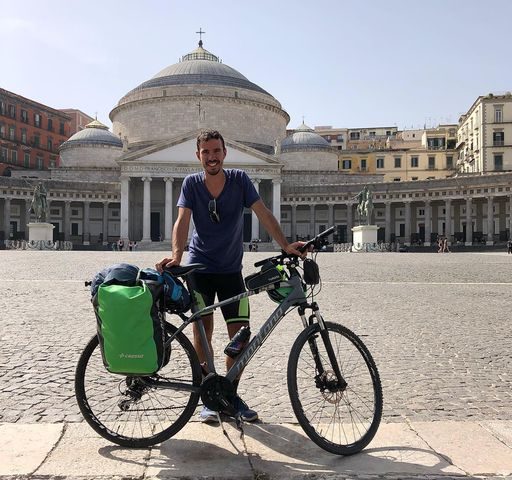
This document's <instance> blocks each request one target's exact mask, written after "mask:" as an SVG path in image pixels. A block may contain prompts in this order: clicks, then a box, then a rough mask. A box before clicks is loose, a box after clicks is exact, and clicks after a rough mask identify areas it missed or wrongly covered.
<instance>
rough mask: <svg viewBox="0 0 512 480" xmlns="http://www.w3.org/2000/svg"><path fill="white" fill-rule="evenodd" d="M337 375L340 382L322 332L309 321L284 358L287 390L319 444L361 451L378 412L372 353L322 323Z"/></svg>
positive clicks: (348, 452)
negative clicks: (286, 367)
mask: <svg viewBox="0 0 512 480" xmlns="http://www.w3.org/2000/svg"><path fill="white" fill-rule="evenodd" d="M325 326H326V328H327V331H328V333H329V339H330V342H331V344H332V348H333V350H334V355H335V357H336V359H337V361H338V365H339V368H340V370H341V374H342V376H343V378H344V380H345V382H347V385H346V387H344V386H342V387H340V386H339V385H338V384H337V383H338V382H337V380H336V375H335V373H334V370H333V368H332V366H331V362H330V361H329V357H328V354H327V351H326V348H325V345H324V341H323V340H322V337H321V335H320V326H319V325H318V324H314V325H311V326H310V327H308V328H307V329H305V330H304V331H303V332H302V333H301V334H300V335H299V336H298V337H297V340H295V343H294V344H293V347H292V350H291V352H290V358H289V360H288V392H289V395H290V401H291V404H292V407H293V411H294V412H295V416H296V417H297V420H298V422H299V424H300V425H301V427H302V428H303V429H304V431H305V432H306V434H307V435H308V436H309V438H311V440H313V441H314V442H315V443H316V444H317V445H318V446H320V447H321V448H323V449H324V450H327V451H328V452H331V453H335V454H338V455H352V454H354V453H357V452H360V451H361V450H362V449H363V448H364V447H366V445H368V444H369V443H370V441H371V440H372V439H373V437H374V436H375V434H376V433H377V429H378V428H379V424H380V419H381V416H382V403H383V402H382V387H381V383H380V378H379V372H378V371H377V367H376V366H375V362H374V361H373V358H372V356H371V354H370V352H369V351H368V349H367V348H366V346H365V345H364V344H363V342H362V341H361V339H360V338H359V337H358V336H357V335H355V334H354V333H353V332H351V331H350V330H349V329H348V328H345V327H343V326H342V325H339V324H336V323H331V322H326V323H325Z"/></svg>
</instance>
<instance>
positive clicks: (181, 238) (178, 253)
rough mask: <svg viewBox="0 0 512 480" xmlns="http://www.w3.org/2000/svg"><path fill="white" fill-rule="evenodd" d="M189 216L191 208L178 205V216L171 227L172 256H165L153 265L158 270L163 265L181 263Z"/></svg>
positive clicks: (168, 265) (160, 269)
mask: <svg viewBox="0 0 512 480" xmlns="http://www.w3.org/2000/svg"><path fill="white" fill-rule="evenodd" d="M191 216H192V210H190V209H189V208H185V207H178V218H177V220H176V222H175V223H174V227H173V229H172V257H166V258H164V259H162V260H161V261H160V262H158V263H157V264H156V265H155V266H156V269H157V270H158V271H159V272H162V270H163V269H164V267H171V266H174V265H179V264H180V263H181V258H182V257H183V252H184V251H185V246H186V244H187V237H188V229H189V226H190V217H191Z"/></svg>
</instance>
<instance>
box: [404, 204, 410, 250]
mask: <svg viewBox="0 0 512 480" xmlns="http://www.w3.org/2000/svg"><path fill="white" fill-rule="evenodd" d="M404 244H405V245H410V244H411V202H405V239H404Z"/></svg>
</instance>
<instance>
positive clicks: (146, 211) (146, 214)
mask: <svg viewBox="0 0 512 480" xmlns="http://www.w3.org/2000/svg"><path fill="white" fill-rule="evenodd" d="M142 181H143V182H144V197H143V204H142V242H151V177H142Z"/></svg>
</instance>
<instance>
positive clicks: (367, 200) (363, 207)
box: [354, 185, 373, 225]
mask: <svg viewBox="0 0 512 480" xmlns="http://www.w3.org/2000/svg"><path fill="white" fill-rule="evenodd" d="M354 199H357V201H358V203H357V218H358V220H359V225H363V224H364V223H365V224H366V225H370V223H371V221H372V214H373V193H372V191H371V190H370V189H369V188H368V186H367V185H365V186H364V188H363V189H362V190H361V191H360V192H359V193H358V194H357V195H356V196H355V197H354Z"/></svg>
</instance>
